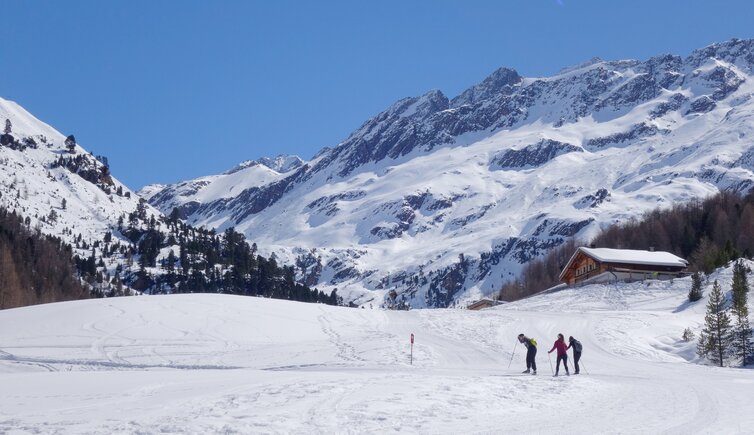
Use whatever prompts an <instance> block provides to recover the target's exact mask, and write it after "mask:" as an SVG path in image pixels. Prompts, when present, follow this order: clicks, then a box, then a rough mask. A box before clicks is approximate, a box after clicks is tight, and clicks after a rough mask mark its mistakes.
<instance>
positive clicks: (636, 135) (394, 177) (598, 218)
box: [149, 39, 754, 306]
mask: <svg viewBox="0 0 754 435" xmlns="http://www.w3.org/2000/svg"><path fill="white" fill-rule="evenodd" d="M753 67H754V41H752V40H738V39H734V40H730V41H727V42H723V43H719V44H713V45H710V46H708V47H704V48H701V49H698V50H695V51H694V52H692V53H691V54H690V55H689V56H687V57H685V58H684V57H680V56H675V55H669V54H666V55H659V56H656V57H652V58H650V59H647V60H644V61H639V60H618V61H605V60H602V59H599V58H595V59H591V60H590V61H588V62H586V63H583V64H580V65H577V66H574V67H569V68H565V69H563V70H561V71H560V72H559V73H558V74H555V75H553V76H550V77H522V76H520V75H519V74H518V73H517V72H516V71H515V70H513V69H509V68H501V69H498V70H497V71H495V72H493V73H492V74H491V75H490V76H489V77H487V78H485V79H484V80H482V81H481V82H480V83H478V84H476V85H473V86H471V87H470V88H469V89H467V90H465V91H463V92H462V93H460V94H459V95H458V96H455V97H453V98H448V97H447V96H445V95H444V94H443V93H442V92H441V91H439V90H433V91H430V92H427V93H426V94H424V95H422V96H419V97H409V98H404V99H401V100H399V101H397V102H396V103H394V104H393V105H391V106H390V107H388V108H387V109H386V110H385V111H383V112H381V113H379V114H377V115H376V116H374V117H372V118H371V119H369V120H367V121H366V122H364V123H363V124H362V125H361V126H360V127H359V128H358V129H356V130H355V131H354V132H353V133H352V134H351V135H349V136H348V137H347V138H346V139H345V140H344V141H343V142H341V143H340V144H337V145H336V146H333V147H332V148H328V149H326V150H323V151H321V152H320V153H318V154H317V155H316V156H315V157H314V158H313V159H312V160H310V161H306V162H304V163H303V164H301V165H300V166H297V167H295V168H292V169H291V170H290V171H288V172H284V173H283V172H282V171H278V170H274V169H270V168H271V167H272V166H266V167H265V168H264V170H255V171H250V172H245V171H249V169H250V168H244V169H243V170H240V171H236V172H233V173H232V174H231V175H228V174H225V175H224V176H210V177H203V178H201V179H197V180H193V181H191V182H185V183H183V184H179V185H172V186H165V187H164V188H162V189H161V190H160V191H159V192H158V193H154V194H150V195H149V197H150V202H151V203H152V204H153V205H155V206H156V207H158V208H160V209H161V210H163V211H164V212H169V211H170V209H172V207H179V208H182V210H183V211H184V212H185V214H186V216H187V217H188V219H189V220H190V221H191V222H194V223H196V224H200V225H209V226H212V227H214V228H217V229H220V230H222V229H224V228H228V227H231V226H232V227H236V228H237V229H239V230H240V231H243V232H244V233H245V234H246V235H247V236H248V237H250V238H253V239H254V240H257V241H260V242H262V243H263V244H264V245H265V246H268V247H269V248H270V249H274V250H275V252H276V254H278V255H279V256H282V257H285V258H287V259H289V260H291V261H296V264H297V266H298V268H297V277H298V278H299V279H300V280H302V281H304V282H307V283H309V284H312V285H314V284H316V285H319V286H322V287H325V288H338V289H339V294H342V295H344V296H347V298H348V295H349V294H350V299H352V300H355V301H356V302H357V303H362V304H364V303H381V302H382V301H383V298H384V297H385V295H386V294H388V292H389V291H390V290H395V291H396V292H397V293H398V294H399V298H405V299H406V300H407V301H410V302H411V303H412V304H413V305H414V306H447V305H449V304H452V303H453V302H454V301H457V300H459V299H470V298H477V297H479V296H480V295H482V294H487V293H489V292H492V291H494V290H496V289H498V288H499V287H500V286H501V284H502V283H503V282H504V281H507V280H509V279H512V278H515V277H516V276H517V274H518V272H519V270H520V268H521V265H522V264H524V263H526V262H528V261H529V260H531V259H532V258H536V257H538V256H541V255H542V254H543V253H544V252H546V251H547V250H549V249H550V248H552V247H555V246H558V245H560V244H561V243H563V242H564V241H565V240H566V239H568V238H572V237H577V238H589V237H591V236H593V235H594V234H595V233H596V232H597V231H599V230H600V228H603V227H605V226H607V225H610V224H613V223H616V222H622V221H625V220H627V219H631V218H634V217H638V216H641V215H642V213H644V212H646V211H648V210H651V209H653V208H655V207H658V206H659V207H662V206H669V205H670V204H673V203H676V202H679V201H688V200H691V199H694V198H700V197H705V196H707V195H710V194H712V193H715V192H718V191H720V190H733V191H739V192H744V191H748V190H749V189H751V187H752V185H753V183H754V172H752V171H754V165H753V164H752V162H754V143H753V142H752V139H751V138H752V137H754V136H753V135H754V131H753V129H754V102H753V101H752V95H754V73H753V70H752V68H753ZM266 170H270V171H271V172H270V173H269V176H262V175H260V173H263V172H264V171H266ZM237 174H238V178H237V179H231V178H229V177H233V176H236V175H237ZM217 177H223V179H222V182H221V184H218V185H217V186H218V188H217V189H210V188H209V187H210V186H211V185H212V184H213V183H220V182H219V181H217V180H219V179H218V178H217ZM207 182H208V183H207ZM197 183H199V184H202V183H207V184H206V185H205V187H201V186H198V185H197ZM194 190H195V192H194Z"/></svg>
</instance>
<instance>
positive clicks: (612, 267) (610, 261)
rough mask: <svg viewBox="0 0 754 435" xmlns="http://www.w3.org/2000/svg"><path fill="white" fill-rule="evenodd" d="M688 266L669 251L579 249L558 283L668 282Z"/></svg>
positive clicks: (686, 262) (564, 269) (561, 274)
mask: <svg viewBox="0 0 754 435" xmlns="http://www.w3.org/2000/svg"><path fill="white" fill-rule="evenodd" d="M688 265H689V263H688V261H686V260H684V259H683V258H681V257H678V256H676V255H673V254H671V253H670V252H664V251H654V250H650V251H641V250H634V249H611V248H586V247H580V248H578V249H577V250H576V252H574V254H573V255H572V256H571V259H570V260H568V264H566V266H565V267H564V268H563V271H562V272H561V273H560V281H561V282H564V283H566V284H568V285H574V284H591V283H599V282H614V281H640V280H644V279H671V278H674V277H677V276H679V275H682V274H683V273H684V270H685V269H686V268H687V267H688Z"/></svg>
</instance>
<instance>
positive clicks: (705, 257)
mask: <svg viewBox="0 0 754 435" xmlns="http://www.w3.org/2000/svg"><path fill="white" fill-rule="evenodd" d="M587 244H588V245H592V246H595V247H601V248H617V249H641V250H646V249H649V248H650V247H652V248H655V249H656V250H659V251H667V252H671V253H673V254H675V255H678V256H679V257H681V258H685V259H686V260H688V261H689V268H690V270H691V271H701V272H705V273H710V272H712V271H713V270H715V269H716V268H718V267H720V266H723V265H725V264H727V263H729V262H730V261H731V260H735V259H737V258H741V257H745V258H751V256H752V254H754V192H750V193H749V194H746V195H741V194H737V193H733V192H721V193H718V194H716V195H714V196H711V197H709V198H707V199H704V200H692V201H689V202H686V203H682V204H676V205H674V206H673V207H671V208H669V209H655V210H652V211H650V212H647V213H645V214H644V215H643V216H642V218H641V219H631V220H629V221H627V222H625V223H621V224H616V225H612V226H610V227H608V228H606V229H604V230H603V231H602V232H601V233H600V234H599V235H597V237H595V238H594V240H592V241H590V242H587V241H575V240H571V241H568V242H566V243H564V244H563V245H561V246H559V247H557V248H555V249H553V250H552V251H550V252H549V253H548V254H547V255H545V256H544V257H542V258H540V259H538V260H535V261H532V262H530V263H528V264H527V265H526V266H524V268H523V270H522V273H521V275H520V277H519V278H517V279H516V280H513V281H509V282H507V283H505V284H504V285H503V287H502V288H501V290H500V298H501V299H504V300H515V299H520V298H522V297H525V296H528V295H531V294H534V293H537V292H539V291H542V290H544V289H547V288H549V287H552V286H554V285H557V284H558V282H559V281H558V278H559V275H560V272H561V271H562V269H563V267H565V265H566V263H567V262H568V259H569V258H570V257H571V255H572V254H573V253H574V251H575V250H576V248H577V247H578V246H580V245H581V246H583V245H587Z"/></svg>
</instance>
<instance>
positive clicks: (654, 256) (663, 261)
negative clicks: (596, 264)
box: [578, 246, 689, 267]
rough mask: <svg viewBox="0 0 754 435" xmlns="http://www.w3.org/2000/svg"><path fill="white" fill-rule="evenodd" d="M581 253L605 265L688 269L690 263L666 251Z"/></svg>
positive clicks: (585, 251) (611, 250) (619, 250)
mask: <svg viewBox="0 0 754 435" xmlns="http://www.w3.org/2000/svg"><path fill="white" fill-rule="evenodd" d="M578 250H579V251H581V252H583V253H585V254H586V255H588V256H590V257H592V258H594V259H595V260H598V261H600V262H603V263H631V264H646V265H653V266H679V267H686V266H688V265H689V262H688V261H686V260H684V259H683V258H681V257H678V256H676V255H673V254H671V253H670V252H665V251H642V250H637V249H611V248H585V247H583V246H582V247H580V248H579V249H578Z"/></svg>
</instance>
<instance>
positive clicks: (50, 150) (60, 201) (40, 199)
mask: <svg viewBox="0 0 754 435" xmlns="http://www.w3.org/2000/svg"><path fill="white" fill-rule="evenodd" d="M6 120H10V122H11V124H12V131H11V136H12V137H13V138H14V139H15V141H16V142H18V143H19V144H22V143H29V144H34V145H32V146H31V147H24V148H23V149H20V148H18V147H15V149H14V147H12V146H0V206H2V207H4V208H6V209H8V210H11V211H15V212H16V213H18V214H20V215H21V216H23V217H24V218H28V219H29V224H30V225H31V227H32V228H38V229H39V230H40V231H41V232H42V233H44V234H49V235H53V236H57V237H60V238H62V239H63V240H64V241H65V242H66V243H68V244H70V245H74V246H75V245H76V241H77V240H79V241H82V242H85V243H87V244H88V245H89V246H91V245H92V244H94V243H97V242H99V241H102V240H103V238H104V237H105V234H106V233H107V232H111V233H112V237H113V242H112V243H113V244H115V243H120V244H122V245H130V244H131V242H130V241H128V240H127V239H126V238H125V237H123V236H122V235H121V234H120V233H119V232H118V231H117V228H118V222H119V220H121V219H123V220H126V219H127V217H128V215H129V214H130V213H133V212H135V211H136V210H137V208H138V207H139V202H140V198H139V197H138V195H136V194H135V193H134V192H132V191H131V190H130V189H129V188H128V187H127V186H126V185H124V184H123V183H121V182H119V181H118V180H117V179H116V178H114V177H113V176H112V175H108V176H106V177H102V181H101V182H92V181H91V180H87V179H85V178H84V177H82V176H81V175H79V173H75V172H73V171H72V170H70V169H69V168H67V167H65V166H57V167H56V166H55V162H57V161H58V160H59V159H60V158H61V157H62V158H65V159H68V158H80V159H81V162H82V163H81V164H80V168H81V170H82V171H85V172H89V173H94V174H97V173H99V171H101V168H102V167H103V166H105V165H106V164H105V163H103V161H106V159H104V158H102V157H97V156H94V155H92V154H91V153H89V152H87V151H86V150H85V149H83V148H82V147H81V146H79V145H76V147H75V153H70V152H69V151H68V150H67V149H66V147H65V145H64V144H65V139H66V136H65V135H63V134H61V133H60V132H58V131H57V130H55V129H54V128H52V127H50V126H49V125H47V124H45V123H44V122H42V121H40V120H38V119H36V118H35V117H34V116H33V115H31V114H30V113H29V112H27V111H26V110H25V109H23V108H22V107H21V106H19V105H18V104H16V103H14V102H12V101H8V100H4V99H2V98H0V124H2V125H5V124H4V123H5V121H6ZM141 201H142V202H143V200H141ZM142 207H143V209H144V216H145V217H146V218H150V217H153V216H154V217H155V218H159V217H160V216H162V213H160V211H159V210H157V209H155V208H153V207H151V206H149V205H148V204H142ZM159 225H160V224H159V223H158V228H159ZM79 236H80V237H81V238H80V239H79ZM91 252H92V251H91V249H79V250H77V251H76V253H77V254H79V255H81V256H82V257H87V256H89V255H90V254H91ZM97 252H98V253H100V254H101V252H102V251H101V247H100V248H99V249H98V250H97ZM121 261H122V258H119V256H118V255H114V256H112V257H110V258H108V259H107V260H106V262H107V268H108V269H109V270H110V271H112V270H113V269H114V268H115V267H116V266H117V264H120V263H121Z"/></svg>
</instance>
